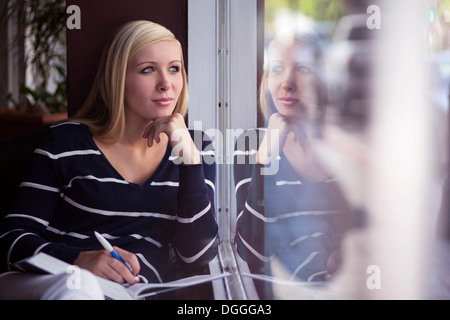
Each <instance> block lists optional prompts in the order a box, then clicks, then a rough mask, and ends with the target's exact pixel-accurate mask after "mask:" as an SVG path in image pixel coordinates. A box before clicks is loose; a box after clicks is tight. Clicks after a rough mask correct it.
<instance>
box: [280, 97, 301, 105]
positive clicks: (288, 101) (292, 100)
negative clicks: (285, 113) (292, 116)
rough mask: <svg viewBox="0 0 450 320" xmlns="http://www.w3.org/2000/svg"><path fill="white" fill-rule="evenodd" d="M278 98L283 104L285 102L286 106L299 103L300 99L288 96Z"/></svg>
mask: <svg viewBox="0 0 450 320" xmlns="http://www.w3.org/2000/svg"><path fill="white" fill-rule="evenodd" d="M278 100H279V101H280V102H281V104H283V105H284V106H286V107H291V106H293V105H295V104H297V103H298V101H299V100H298V99H295V98H288V97H282V98H279V99H278Z"/></svg>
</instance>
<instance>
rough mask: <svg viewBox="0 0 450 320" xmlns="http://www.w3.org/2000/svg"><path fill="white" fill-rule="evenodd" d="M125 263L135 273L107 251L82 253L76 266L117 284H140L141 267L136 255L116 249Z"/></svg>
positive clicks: (76, 261)
mask: <svg viewBox="0 0 450 320" xmlns="http://www.w3.org/2000/svg"><path fill="white" fill-rule="evenodd" d="M114 250H116V252H117V253H118V254H119V256H120V257H121V258H122V260H123V261H125V262H127V263H128V264H129V266H130V268H131V270H133V273H131V272H130V270H128V268H127V267H126V266H125V265H124V264H123V263H122V262H121V261H119V260H117V259H116V258H114V257H113V256H112V255H111V254H110V253H109V252H108V251H106V250H97V251H83V252H81V253H80V255H79V256H78V258H77V259H76V260H75V262H74V264H75V265H77V266H79V267H80V268H83V269H86V270H88V271H90V272H92V273H93V274H95V275H97V276H99V277H102V278H105V279H108V280H112V281H114V282H117V283H124V282H127V283H129V284H133V283H136V282H139V277H137V275H138V273H139V270H140V269H141V266H140V265H139V261H138V259H137V257H136V255H135V254H133V253H131V252H128V251H126V250H123V249H120V248H118V247H114Z"/></svg>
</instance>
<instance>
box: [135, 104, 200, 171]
mask: <svg viewBox="0 0 450 320" xmlns="http://www.w3.org/2000/svg"><path fill="white" fill-rule="evenodd" d="M161 133H165V134H166V135H167V136H168V137H169V142H170V144H171V146H172V150H173V151H174V153H175V154H176V155H177V156H179V157H180V159H181V161H182V163H183V164H199V163H200V160H201V158H200V153H199V152H198V150H197V148H196V147H195V144H194V142H193V141H192V138H191V135H190V134H189V130H188V129H187V127H186V123H185V122H184V117H183V116H182V115H181V114H179V113H173V114H171V115H169V116H166V117H161V118H158V119H156V120H155V121H153V122H152V123H151V124H150V125H149V126H148V127H147V128H146V129H145V132H144V136H143V137H144V138H145V139H147V140H148V146H149V147H152V146H153V141H155V142H156V143H159V142H160V141H161V139H160V136H159V135H160V134H161Z"/></svg>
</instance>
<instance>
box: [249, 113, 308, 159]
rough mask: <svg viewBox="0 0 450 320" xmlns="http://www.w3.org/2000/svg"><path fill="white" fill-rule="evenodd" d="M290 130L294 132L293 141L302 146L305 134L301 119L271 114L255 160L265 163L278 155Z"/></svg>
mask: <svg viewBox="0 0 450 320" xmlns="http://www.w3.org/2000/svg"><path fill="white" fill-rule="evenodd" d="M291 132H293V134H294V141H295V142H297V143H298V144H300V145H301V146H303V145H304V144H305V140H306V134H305V131H304V130H303V126H302V123H301V121H300V120H299V119H297V118H292V117H286V116H283V115H281V114H279V113H274V114H272V115H271V116H270V118H269V123H268V126H267V132H266V135H265V136H264V138H263V141H262V142H261V146H260V148H259V149H258V154H257V158H256V159H257V162H258V163H259V164H267V163H269V162H270V159H272V158H273V157H276V156H278V155H279V154H280V153H281V152H282V151H283V148H284V145H285V144H286V140H287V137H288V134H289V133H291Z"/></svg>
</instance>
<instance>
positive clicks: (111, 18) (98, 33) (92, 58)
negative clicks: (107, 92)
mask: <svg viewBox="0 0 450 320" xmlns="http://www.w3.org/2000/svg"><path fill="white" fill-rule="evenodd" d="M187 2H188V0H151V1H149V0H131V1H124V0H107V1H105V0H101V1H100V0H94V1H93V0H67V6H70V5H77V6H78V7H79V8H80V11H81V15H80V16H81V29H73V30H69V29H68V30H67V94H68V112H69V115H72V114H73V113H75V112H76V111H77V110H78V109H79V108H80V107H81V106H82V104H83V103H84V101H85V99H86V97H87V95H88V93H89V90H90V88H91V85H92V82H93V80H94V78H95V74H96V71H97V66H98V63H99V61H100V57H101V54H102V51H103V47H104V46H105V45H106V43H107V42H108V40H109V39H110V37H111V35H112V33H113V32H114V31H115V30H116V29H117V28H118V27H119V26H120V25H122V24H123V23H125V22H127V21H131V20H141V19H144V20H150V21H154V22H157V23H159V24H161V25H163V26H165V27H166V28H168V29H170V30H171V31H172V32H173V33H174V34H175V36H176V37H177V38H178V40H179V41H180V42H181V44H182V46H183V54H184V57H185V62H186V66H187V58H188V57H187ZM68 16H69V15H68Z"/></svg>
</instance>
